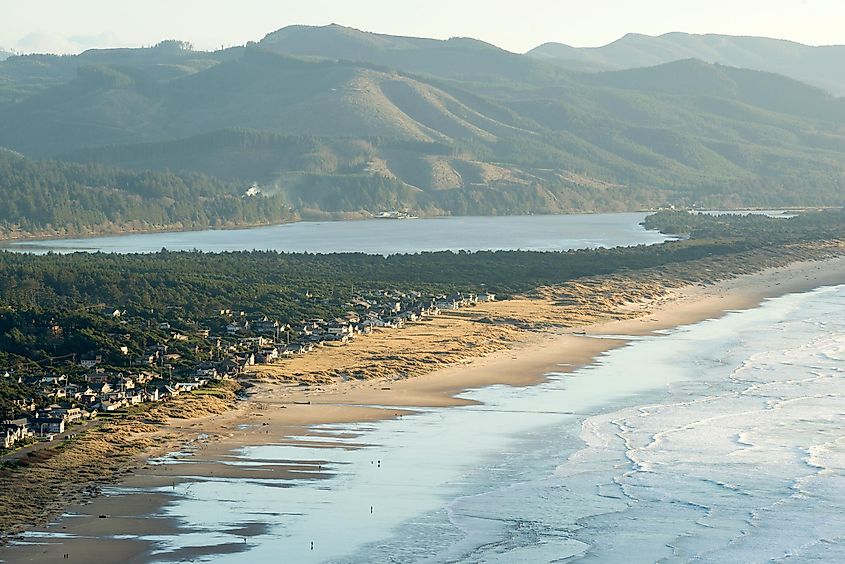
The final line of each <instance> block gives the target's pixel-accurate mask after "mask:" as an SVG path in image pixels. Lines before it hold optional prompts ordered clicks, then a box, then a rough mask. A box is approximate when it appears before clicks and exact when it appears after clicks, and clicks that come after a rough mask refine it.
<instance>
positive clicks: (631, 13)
mask: <svg viewBox="0 0 845 564" xmlns="http://www.w3.org/2000/svg"><path fill="white" fill-rule="evenodd" d="M297 23H301V24H311V25H324V24H329V23H338V24H342V25H347V26H351V27H356V28H359V29H363V30H366V31H375V32H381V33H390V34H394V35H414V36H421V37H436V38H444V39H445V38H448V37H453V36H469V37H475V38H477V39H482V40H484V41H488V42H490V43H494V44H496V45H499V46H500V47H503V48H505V49H509V50H511V51H517V52H524V51H527V50H528V49H530V48H532V47H535V46H537V45H539V44H541V43H545V42H547V41H557V42H561V43H568V44H570V45H576V46H598V45H603V44H606V43H609V42H611V41H614V40H616V39H618V38H619V37H621V36H622V35H624V34H626V33H628V32H637V33H645V34H648V35H658V34H661V33H665V32H669V31H686V32H690V33H723V34H730V35H760V36H766V37H777V38H783V39H792V40H794V41H799V42H802V43H808V44H813V45H821V44H845V0H424V1H421V0H237V1H230V0H224V1H221V0H144V1H138V0H0V47H5V48H7V49H15V50H19V51H23V52H55V53H75V52H79V51H82V50H84V49H87V48H90V47H122V46H138V45H150V44H153V43H156V42H158V41H160V40H162V39H182V40H186V41H190V42H192V43H193V44H194V45H195V46H196V47H197V48H201V49H213V48H217V47H220V46H221V45H225V46H230V45H238V44H243V43H245V42H247V41H251V40H254V41H257V40H259V39H260V38H261V37H263V36H264V35H265V34H266V33H268V32H271V31H274V30H276V29H279V28H281V27H284V26H286V25H290V24H297Z"/></svg>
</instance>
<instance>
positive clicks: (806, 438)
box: [148, 286, 845, 563]
mask: <svg viewBox="0 0 845 564" xmlns="http://www.w3.org/2000/svg"><path fill="white" fill-rule="evenodd" d="M843 313H845V286H843V287H836V288H822V289H819V290H817V291H814V292H810V293H805V294H795V295H790V296H785V297H782V298H778V299H774V300H769V301H767V302H766V303H764V304H763V305H762V306H760V307H758V308H756V309H753V310H748V311H744V312H734V313H730V314H728V315H726V316H725V317H722V318H720V319H717V320H711V321H706V322H703V323H698V324H695V325H690V326H686V327H681V328H678V329H674V330H671V331H668V332H666V333H665V334H664V335H660V336H654V337H645V338H639V339H635V340H632V342H631V344H630V345H628V346H626V347H623V348H620V349H616V350H614V351H611V352H610V353H608V354H606V355H604V356H603V357H601V358H600V359H599V361H598V362H597V363H596V364H595V365H594V366H590V367H586V368H583V369H580V370H578V371H576V372H574V373H572V374H566V375H564V374H557V375H551V378H550V380H549V381H548V382H546V383H543V384H541V385H537V386H531V387H519V388H513V387H507V386H493V387H488V388H483V389H478V390H471V391H469V392H466V393H465V394H464V395H465V396H466V397H468V398H473V399H477V400H480V401H482V402H483V404H481V405H477V406H467V407H458V408H448V409H430V410H425V411H423V412H421V413H420V414H418V415H414V416H406V417H403V418H401V419H397V420H391V421H385V422H379V423H367V424H353V425H326V426H322V427H320V428H317V429H315V431H316V434H315V436H312V437H308V439H307V441H306V440H304V439H299V440H297V439H293V440H290V439H288V440H287V441H285V442H284V443H283V442H281V441H280V443H279V444H270V445H266V446H261V447H251V448H246V449H243V450H242V451H241V452H240V453H239V459H238V461H237V463H238V464H258V463H261V464H267V463H272V461H278V462H279V463H282V462H285V461H290V460H300V461H313V460H328V461H330V462H328V463H327V464H325V465H324V466H323V471H324V472H326V473H327V475H328V477H327V478H326V479H323V480H314V481H311V480H305V479H303V480H294V481H292V482H285V483H280V482H278V481H264V480H229V479H205V480H201V481H198V482H192V483H190V484H186V485H183V486H177V490H178V488H179V487H181V488H182V490H181V491H180V493H181V494H182V497H181V498H180V499H179V500H178V501H177V502H176V503H175V504H173V505H172V506H170V507H168V508H167V509H166V510H165V511H166V512H167V513H168V514H169V515H171V516H173V517H175V518H177V519H179V520H180V521H181V522H182V523H183V524H184V525H185V527H186V528H187V529H188V530H189V531H190V532H188V533H185V534H179V535H172V536H162V537H148V538H150V539H151V540H155V541H157V542H158V543H159V547H160V549H159V551H158V552H157V554H156V555H155V556H154V559H155V561H160V562H169V561H172V560H174V559H175V557H174V556H172V555H174V554H175V552H174V551H176V550H177V549H178V548H180V547H185V546H209V545H215V544H220V545H223V544H226V543H232V542H238V541H239V540H240V537H239V536H238V533H237V532H236V531H237V530H238V528H240V527H243V526H244V525H245V524H249V523H260V524H263V525H264V526H265V527H266V528H265V529H264V530H263V532H262V533H261V534H259V535H257V536H254V537H251V538H249V541H248V548H247V549H246V550H245V551H244V552H241V553H237V554H220V555H215V556H213V557H207V560H208V561H214V562H254V563H264V562H268V563H270V562H337V563H356V562H385V563H388V562H508V563H512V562H560V561H566V562H603V563H604V562H611V563H613V562H619V563H636V562H657V561H660V562H713V563H723V562H743V563H745V562H781V561H790V562H792V561H794V562H815V561H818V562H843V561H845V426H844V425H843V423H844V422H845V373H843V370H845V315H843ZM585 338H589V337H585ZM280 439H282V438H281V437H280ZM167 463H170V464H173V465H174V467H173V472H174V473H175V474H178V468H179V467H178V465H179V464H183V463H185V462H184V460H183V461H179V460H169V461H168V462H167ZM167 490H168V491H169V488H168V489H167ZM312 542H313V543H314V544H313V548H312V545H311V543H312ZM196 561H203V557H198V558H196Z"/></svg>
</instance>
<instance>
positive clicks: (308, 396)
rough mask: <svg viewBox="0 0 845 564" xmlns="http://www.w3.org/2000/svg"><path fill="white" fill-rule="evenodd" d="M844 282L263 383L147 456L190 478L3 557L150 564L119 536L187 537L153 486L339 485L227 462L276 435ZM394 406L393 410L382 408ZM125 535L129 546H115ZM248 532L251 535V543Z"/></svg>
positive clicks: (639, 313) (723, 292) (759, 289)
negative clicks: (171, 461)
mask: <svg viewBox="0 0 845 564" xmlns="http://www.w3.org/2000/svg"><path fill="white" fill-rule="evenodd" d="M838 284H845V257H839V258H834V259H828V260H823V261H807V262H797V263H793V264H791V265H789V266H786V267H779V268H772V269H766V270H763V271H760V272H758V273H755V274H748V275H741V276H737V277H735V278H730V279H727V280H723V281H721V282H717V283H714V284H710V285H707V286H704V285H690V286H686V287H683V288H677V289H669V290H668V291H667V292H668V295H664V296H663V297H661V298H659V299H657V300H656V301H654V302H653V303H649V304H646V305H640V306H637V307H639V308H640V309H639V310H637V309H633V311H632V314H631V316H630V317H629V318H626V319H616V320H609V321H607V320H603V321H599V322H597V323H591V324H585V325H576V326H573V327H571V328H569V329H568V330H565V331H563V330H561V329H560V328H558V329H556V330H555V331H553V332H550V331H548V330H547V331H537V330H536V329H535V330H529V331H527V332H526V333H527V335H525V334H523V335H522V337H523V339H522V340H519V341H514V342H512V343H509V344H508V346H506V347H504V348H501V349H499V350H496V351H493V352H489V353H487V354H484V355H483V356H479V357H476V358H473V359H470V360H468V361H464V362H462V363H460V364H456V365H451V366H445V367H442V368H437V369H435V370H431V371H428V372H426V373H424V374H422V375H417V376H412V377H404V378H403V379H401V380H396V379H393V378H390V377H381V378H375V379H371V380H362V381H357V380H351V381H348V382H342V383H333V384H317V385H314V386H310V387H308V388H307V389H305V388H302V387H300V386H295V385H291V384H280V383H278V382H276V383H268V382H258V383H256V387H255V388H253V390H252V392H251V393H250V396H249V399H248V400H247V401H246V402H244V403H242V404H240V405H239V406H237V407H236V408H235V409H232V410H230V411H227V412H225V413H222V414H219V415H209V416H205V417H201V418H198V419H188V420H179V421H178V422H173V423H171V424H170V425H169V426H168V427H167V428H166V429H165V432H167V433H168V434H170V435H171V436H172V437H173V438H172V439H171V440H170V441H168V443H167V444H165V445H159V446H158V447H157V448H155V449H154V451H155V452H154V453H153V454H151V453H150V451H147V452H145V453H144V455H143V459H145V460H146V461H149V460H150V458H151V457H153V456H155V455H156V454H158V455H163V454H166V453H167V452H172V451H174V450H179V446H180V445H181V446H183V447H184V445H185V444H188V445H189V446H190V448H192V449H195V450H194V456H193V457H191V459H190V460H191V462H192V463H191V464H190V465H189V466H190V468H191V469H190V471H187V470H183V469H180V472H179V474H180V478H179V479H178V480H174V479H173V478H171V477H170V475H168V469H167V465H156V466H154V465H151V464H149V463H141V464H139V467H137V468H136V469H135V471H134V472H133V473H132V474H130V475H128V477H127V478H126V479H124V480H121V484H120V487H119V490H120V491H129V492H132V491H133V490H134V492H135V493H134V494H133V493H129V494H127V495H114V496H108V495H106V496H100V497H97V498H95V499H93V501H91V502H90V503H86V504H84V505H77V506H73V507H70V508H68V511H70V512H71V513H81V514H87V515H89V517H74V518H73V519H67V518H65V519H62V520H60V521H59V524H58V525H55V526H53V527H49V526H48V527H39V528H36V529H35V531H41V532H53V533H55V532H58V531H57V530H56V529H57V528H58V527H62V529H63V530H62V532H67V533H69V534H73V535H78V536H79V537H80V538H78V539H76V540H68V539H54V541H53V542H51V541H50V540H49V539H36V540H37V541H38V542H40V543H44V544H37V545H26V546H9V547H5V548H0V561H3V559H4V558H5V559H6V561H12V560H9V558H12V557H13V558H14V561H22V562H46V561H53V560H52V559H55V558H58V554H59V553H64V552H68V551H70V552H72V553H73V554H74V555H77V554H79V553H83V554H85V555H87V557H90V558H89V561H91V562H98V561H103V562H109V561H116V560H121V559H129V558H131V559H139V561H144V558H145V557H146V556H145V555H147V556H148V551H149V550H151V549H152V548H153V547H152V545H151V544H150V543H148V542H147V541H137V540H128V539H126V538H124V537H123V536H122V535H128V536H130V537H131V536H138V535H141V534H152V533H151V530H156V531H159V530H161V531H163V530H168V531H171V532H175V531H178V530H179V526H178V522H176V521H175V520H174V519H173V518H166V517H163V516H162V514H161V511H162V509H163V508H165V507H166V506H167V505H168V503H170V502H171V501H172V499H173V498H170V497H168V496H167V495H164V494H157V495H156V496H154V498H153V499H150V496H149V494H148V493H144V492H143V489H144V488H149V487H153V486H161V485H169V484H170V482H173V488H174V491H175V490H176V487H177V483H182V481H184V480H191V479H200V478H203V477H209V476H215V477H224V478H226V477H229V478H248V477H261V478H264V479H278V480H286V479H290V478H292V477H294V476H295V477H297V478H300V479H301V478H302V477H303V476H304V477H307V478H313V479H320V478H325V477H330V476H326V474H325V473H323V472H321V471H320V462H321V461H314V463H313V464H311V465H310V466H308V467H306V468H302V467H279V466H278V465H273V466H267V467H262V466H257V467H253V468H251V469H248V470H245V469H243V468H238V467H232V466H231V465H227V464H224V463H221V462H225V461H226V460H229V459H230V458H231V456H232V453H233V452H234V451H236V450H237V449H240V448H244V447H247V446H254V445H261V444H266V443H268V442H269V441H270V440H271V438H274V444H278V438H279V437H290V436H298V437H304V439H300V442H301V441H302V440H306V441H307V437H308V436H309V435H310V434H312V433H314V431H313V429H311V428H310V426H313V425H320V424H330V423H349V422H364V421H375V420H383V419H390V418H393V417H400V416H402V415H404V414H407V413H412V412H413V411H414V408H421V407H449V406H453V405H466V404H467V403H469V402H468V401H467V400H463V399H460V398H457V397H455V396H456V395H457V394H460V393H461V392H463V391H466V390H468V389H475V388H483V387H487V386H492V385H497V384H502V385H510V386H530V385H534V384H537V383H539V382H542V381H544V379H545V376H546V374H548V373H549V372H568V371H573V370H577V369H578V368H581V367H583V366H587V365H589V364H591V363H593V362H595V360H596V359H597V358H599V357H600V356H601V355H602V354H605V353H606V352H607V351H609V350H612V349H615V348H618V347H622V346H625V345H626V344H627V343H628V342H629V340H628V339H626V337H635V336H642V335H654V334H657V332H659V331H662V330H666V329H671V328H675V327H679V326H683V325H689V324H693V323H698V322H701V321H704V320H706V319H713V318H718V317H721V316H723V315H725V314H726V313H727V312H730V311H733V310H745V309H752V308H754V307H757V306H758V305H759V304H760V303H761V302H763V301H764V300H766V299H768V298H774V297H778V296H782V295H786V294H791V293H796V292H805V291H810V290H813V289H815V288H819V287H823V286H833V285H838ZM502 303H505V302H502ZM632 307H633V306H632ZM576 329H578V330H579V331H578V332H580V330H583V331H585V332H586V335H580V334H575V330H576ZM400 335H401V333H400ZM591 336H602V337H603V338H592V337H591ZM294 402H300V403H294ZM301 402H309V403H308V404H303V403H301ZM387 405H389V406H391V407H390V408H385V407H378V406H387ZM201 437H202V438H201ZM183 466H188V465H183ZM101 514H106V515H120V516H121V517H120V518H119V519H106V520H101V519H98V516H99V515H101ZM150 527H152V529H151V528H150ZM65 528H66V529H65ZM86 531H87V533H86ZM92 531H97V533H96V536H99V537H102V536H104V535H109V536H110V540H102V539H99V540H98V541H97V546H98V548H97V549H96V550H95V549H94V548H86V547H87V545H89V544H91V541H90V539H86V538H84V536H85V535H86V534H93V533H92ZM256 534H257V533H256ZM116 536H117V537H119V538H120V540H116V538H114V537H116ZM247 536H251V535H247V534H245V535H244V537H245V538H246V537H247ZM55 541H58V542H55ZM229 549H231V550H242V549H243V547H240V546H237V547H229V548H226V547H225V546H224V547H214V551H220V550H229ZM201 550H202V549H196V550H195V551H193V552H190V554H189V555H193V556H198V555H201V554H203V553H202V552H201ZM97 554H100V555H101V556H97ZM97 558H104V559H103V560H97Z"/></svg>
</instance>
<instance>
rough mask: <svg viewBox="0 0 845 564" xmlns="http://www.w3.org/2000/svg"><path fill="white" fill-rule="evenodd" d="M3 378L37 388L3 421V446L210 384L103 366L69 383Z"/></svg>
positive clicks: (63, 378)
mask: <svg viewBox="0 0 845 564" xmlns="http://www.w3.org/2000/svg"><path fill="white" fill-rule="evenodd" d="M3 377H4V378H12V379H14V381H16V382H17V383H19V384H23V385H26V386H28V387H29V388H30V389H32V390H34V394H33V397H28V398H21V399H18V400H15V402H14V408H15V413H16V414H18V415H20V414H23V416H19V417H17V418H15V419H6V420H2V421H0V437H1V438H2V441H3V442H2V445H0V446H2V448H5V449H8V448H11V447H13V446H14V445H16V444H19V443H20V442H22V441H26V440H27V439H32V438H51V437H52V436H53V435H56V434H60V433H64V432H65V430H66V428H67V426H68V425H70V424H72V423H77V422H80V421H83V420H90V419H93V418H95V417H97V415H98V414H100V413H109V412H114V411H117V410H120V409H124V408H126V407H129V406H132V405H138V404H141V403H147V402H158V401H165V400H167V399H169V398H171V397H174V396H178V395H179V394H180V393H182V392H185V391H191V390H194V389H196V388H199V387H202V386H205V385H207V384H208V382H209V380H208V379H204V378H199V377H195V378H193V379H192V380H190V381H165V380H163V379H162V378H161V377H160V376H159V375H158V374H155V373H153V372H140V373H137V374H131V375H124V374H123V373H117V374H113V373H108V372H106V371H105V370H103V369H96V370H94V371H93V372H91V373H89V374H87V375H85V376H84V381H83V382H82V383H78V382H71V381H70V380H69V378H68V376H67V375H64V374H62V375H44V376H30V375H26V376H24V375H13V374H10V373H8V372H7V373H5V374H4V375H3ZM39 405H46V407H41V408H39V407H38V406H39Z"/></svg>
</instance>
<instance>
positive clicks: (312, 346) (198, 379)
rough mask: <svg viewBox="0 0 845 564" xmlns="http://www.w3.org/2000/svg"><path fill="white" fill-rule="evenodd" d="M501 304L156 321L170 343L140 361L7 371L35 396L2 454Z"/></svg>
mask: <svg viewBox="0 0 845 564" xmlns="http://www.w3.org/2000/svg"><path fill="white" fill-rule="evenodd" d="M306 297H308V298H310V297H311V296H306ZM495 299H496V296H495V294H493V293H478V294H476V293H466V294H464V293H456V294H452V295H445V294H441V295H423V294H422V293H421V292H417V291H399V290H382V291H377V292H371V293H362V294H359V295H357V296H356V297H355V298H354V299H352V300H351V301H349V302H346V303H344V304H339V305H342V308H341V309H343V310H346V311H345V313H343V315H341V316H339V317H337V318H335V319H331V320H325V319H319V318H312V319H303V320H299V321H297V322H286V321H281V320H276V319H271V318H269V317H268V316H267V315H263V314H250V313H247V312H244V311H232V310H229V309H224V310H219V311H217V312H215V315H213V316H210V317H209V318H208V319H206V320H203V322H202V323H200V322H196V321H190V320H185V319H182V318H180V317H178V316H174V317H173V319H171V320H168V321H156V322H155V324H156V329H157V331H156V332H157V333H158V334H159V335H162V337H161V338H160V340H158V341H157V342H155V343H152V344H149V345H147V346H145V347H144V348H143V350H142V351H141V352H140V353H138V354H133V351H132V350H131V348H130V346H129V345H119V346H117V347H115V350H95V351H78V352H77V354H74V355H72V357H71V358H69V359H64V360H62V361H61V362H59V361H56V363H55V365H54V366H51V367H48V368H44V369H42V370H24V369H19V368H16V369H11V368H10V369H3V371H2V372H0V377H2V378H3V379H4V380H5V381H6V382H13V383H16V384H19V385H21V386H23V387H24V389H27V390H30V391H31V395H29V396H28V397H25V398H20V399H15V400H13V401H12V402H11V403H10V404H9V405H4V406H3V410H4V412H3V413H0V417H2V422H0V437H2V441H3V442H2V444H0V448H2V449H3V450H5V451H9V450H12V449H15V448H17V447H21V446H25V445H28V444H31V443H35V442H38V441H52V440H53V439H54V438H55V437H56V436H57V435H60V434H62V433H66V432H69V431H70V430H72V429H73V428H74V426H75V425H79V424H83V423H84V422H86V421H91V420H93V419H95V418H96V417H98V416H104V415H105V416H109V417H114V416H120V415H121V414H125V413H127V410H129V409H132V408H133V407H135V406H143V405H144V404H150V403H155V402H165V401H168V400H170V399H171V398H174V397H176V396H178V395H179V394H183V393H191V392H194V391H196V390H199V389H202V388H206V387H209V386H213V385H215V384H218V383H220V382H222V381H226V380H236V379H238V378H239V377H241V376H242V375H244V374H246V373H249V372H250V371H251V370H254V369H253V368H252V367H254V366H255V365H266V364H274V363H283V362H284V360H285V359H287V358H291V357H295V356H301V355H305V354H320V350H321V349H322V348H323V347H327V346H343V345H344V344H346V343H348V342H349V341H350V340H352V339H355V338H357V337H359V336H362V335H368V334H370V333H372V332H373V331H374V330H376V329H383V330H390V329H400V328H402V327H404V326H405V324H407V323H414V322H420V321H423V320H425V319H428V318H431V317H433V316H437V315H440V313H441V312H442V311H445V310H457V309H461V308H466V307H471V306H474V305H476V304H478V303H479V302H488V301H494V300H495ZM96 314H97V315H98V316H100V317H102V318H104V319H106V320H108V321H110V322H112V323H116V324H117V325H119V326H121V327H123V328H125V331H126V334H124V335H123V337H124V339H125V340H126V341H131V332H132V329H133V328H137V327H143V326H147V327H149V326H150V325H151V324H152V323H153V320H151V319H149V317H145V316H144V315H143V314H141V313H140V312H135V313H133V312H130V311H127V310H126V309H121V308H115V307H105V306H100V307H98V308H97V312H96ZM48 329H49V332H50V333H52V334H53V335H60V334H63V333H64V332H65V331H66V329H65V328H64V327H62V326H61V325H60V324H57V323H54V324H52V325H51V326H50V327H49V328H48ZM51 364H52V362H51Z"/></svg>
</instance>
